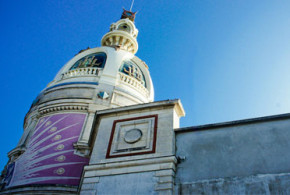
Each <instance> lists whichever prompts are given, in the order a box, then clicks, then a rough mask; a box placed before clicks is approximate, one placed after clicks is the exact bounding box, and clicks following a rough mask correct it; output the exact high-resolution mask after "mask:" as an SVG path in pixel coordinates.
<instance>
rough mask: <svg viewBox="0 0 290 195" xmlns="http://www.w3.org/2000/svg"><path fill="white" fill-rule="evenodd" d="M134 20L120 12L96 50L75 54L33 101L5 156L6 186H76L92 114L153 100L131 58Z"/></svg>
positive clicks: (142, 69)
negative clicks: (17, 137)
mask: <svg viewBox="0 0 290 195" xmlns="http://www.w3.org/2000/svg"><path fill="white" fill-rule="evenodd" d="M134 19H135V13H133V12H131V11H126V10H124V12H123V14H122V17H121V19H120V20H119V21H117V22H116V23H113V24H112V25H111V27H110V31H109V32H108V33H107V34H105V35H104V37H103V38H102V41H101V45H102V46H101V47H97V48H92V49H90V48H88V49H85V50H81V51H80V52H79V53H78V54H77V55H75V56H74V57H73V58H72V59H71V60H69V61H68V62H67V63H66V64H65V65H64V66H63V67H62V68H61V70H60V71H59V72H58V73H57V74H56V76H55V78H54V79H53V80H52V81H51V82H50V83H49V84H48V85H47V87H46V88H45V89H43V90H42V91H41V92H40V94H39V95H38V97H37V98H36V99H35V100H34V101H33V104H32V106H31V108H30V110H29V112H28V113H27V115H26V117H25V120H24V133H23V136H22V138H21V140H20V141H19V143H18V146H17V147H16V148H15V149H13V150H12V151H11V152H9V154H8V156H9V158H10V161H9V163H8V165H9V166H7V167H13V171H12V172H11V173H10V174H11V175H13V177H11V175H7V178H12V179H11V180H9V182H6V187H8V188H11V187H17V186H18V187H19V188H21V186H25V185H34V184H37V185H39V184H49V185H70V186H77V185H78V184H79V181H80V178H81V174H82V169H83V166H84V165H86V164H88V160H89V158H90V150H91V146H90V144H91V142H90V140H91V137H90V136H91V132H92V131H93V130H92V129H93V124H94V117H95V114H96V111H99V110H103V109H108V108H115V107H121V106H128V105H133V104H142V103H148V102H152V101H153V100H154V89H153V84H152V80H151V77H150V73H149V69H148V66H147V65H146V63H145V62H143V61H142V60H141V59H139V58H138V57H136V56H135V55H134V54H135V53H136V52H137V50H138V43H137V40H136V38H137V35H138V30H137V29H136V27H135V25H134ZM14 176H15V177H14ZM42 187H44V188H45V186H42ZM54 187H55V186H54ZM59 190H60V191H62V190H63V189H62V188H60V189H59ZM65 190H67V188H66V189H65Z"/></svg>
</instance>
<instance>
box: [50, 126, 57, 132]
mask: <svg viewBox="0 0 290 195" xmlns="http://www.w3.org/2000/svg"><path fill="white" fill-rule="evenodd" d="M56 130H57V127H52V128H51V129H50V130H49V132H55V131H56Z"/></svg>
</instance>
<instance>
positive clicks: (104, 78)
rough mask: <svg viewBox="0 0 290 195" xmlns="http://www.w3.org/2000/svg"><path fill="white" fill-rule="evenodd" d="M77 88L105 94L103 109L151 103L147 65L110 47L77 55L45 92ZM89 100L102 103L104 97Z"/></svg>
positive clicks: (129, 54)
mask: <svg viewBox="0 0 290 195" xmlns="http://www.w3.org/2000/svg"><path fill="white" fill-rule="evenodd" d="M99 56H101V57H99ZM98 62H99V63H98ZM76 85H80V86H78V88H79V89H81V88H87V87H88V85H90V88H91V87H93V88H94V89H95V91H96V94H95V96H98V94H99V93H100V92H103V93H106V98H105V99H108V100H109V102H107V103H106V104H102V105H106V107H116V106H126V105H132V104H138V103H147V102H152V101H153V100H154V90H153V84H152V81H151V77H150V74H149V71H148V66H147V65H146V64H145V63H144V62H143V61H141V60H140V59H139V58H137V57H136V56H134V55H133V54H132V53H130V52H128V51H124V50H116V49H115V48H112V47H99V48H93V49H88V50H85V51H83V52H81V53H79V54H78V55H76V56H75V57H74V58H72V59H71V60H70V61H69V62H68V63H67V64H66V65H64V67H63V68H62V69H61V70H60V71H59V72H58V74H57V75H56V77H55V78H54V80H53V81H52V82H51V83H49V85H48V86H47V88H46V89H45V90H44V91H49V90H53V89H55V88H60V87H61V88H64V87H66V88H67V87H69V86H71V87H73V86H76ZM71 92H72V91H71ZM76 93H79V92H76ZM84 93H85V92H84ZM70 95H72V96H74V95H73V94H70ZM88 95H89V96H90V95H91V94H88ZM65 96H66V94H63V95H62V97H63V98H66V97H65ZM92 99H94V100H95V101H96V102H95V103H97V102H98V101H97V100H99V99H102V100H104V98H103V97H101V98H100V97H99V98H98V97H94V98H93V97H92Z"/></svg>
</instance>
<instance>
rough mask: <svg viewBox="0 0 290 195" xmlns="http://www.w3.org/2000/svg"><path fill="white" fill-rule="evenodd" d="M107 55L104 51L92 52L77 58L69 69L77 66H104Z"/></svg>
mask: <svg viewBox="0 0 290 195" xmlns="http://www.w3.org/2000/svg"><path fill="white" fill-rule="evenodd" d="M106 59H107V55H106V54H105V53H103V52H102V53H93V54H90V55H87V56H85V57H83V58H81V59H80V60H78V61H77V62H76V63H75V64H74V65H73V66H72V67H71V68H70V70H74V69H77V68H89V67H91V68H104V67H105V63H106Z"/></svg>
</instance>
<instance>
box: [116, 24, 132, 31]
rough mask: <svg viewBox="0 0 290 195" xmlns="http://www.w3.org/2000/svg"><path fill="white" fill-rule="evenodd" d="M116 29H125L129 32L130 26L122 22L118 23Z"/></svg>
mask: <svg viewBox="0 0 290 195" xmlns="http://www.w3.org/2000/svg"><path fill="white" fill-rule="evenodd" d="M117 30H122V31H126V32H128V33H130V32H131V28H130V26H129V25H128V24H126V23H124V24H120V25H119V26H118V28H117Z"/></svg>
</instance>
